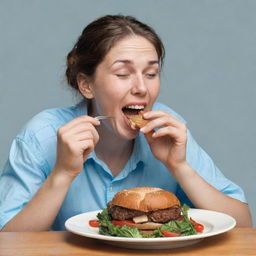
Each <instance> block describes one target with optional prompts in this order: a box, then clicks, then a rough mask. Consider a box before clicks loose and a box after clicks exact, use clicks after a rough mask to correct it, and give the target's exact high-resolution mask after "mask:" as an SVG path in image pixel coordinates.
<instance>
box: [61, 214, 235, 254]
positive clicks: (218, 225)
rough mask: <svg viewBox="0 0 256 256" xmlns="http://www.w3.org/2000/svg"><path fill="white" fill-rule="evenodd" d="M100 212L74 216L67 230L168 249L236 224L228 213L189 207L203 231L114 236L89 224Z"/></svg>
mask: <svg viewBox="0 0 256 256" xmlns="http://www.w3.org/2000/svg"><path fill="white" fill-rule="evenodd" d="M98 212H100V211H93V212H87V213H82V214H79V215H76V216H73V217H71V218H69V219H68V220H67V221H66V222H65V226H66V228H67V230H69V231H71V232H72V233H75V234H78V235H81V236H86V237H90V238H95V239H99V240H101V241H103V242H104V243H108V244H112V245H116V246H119V247H125V248H133V249H167V248H177V247H184V246H188V245H192V244H195V243H197V242H199V241H201V240H202V239H203V238H205V237H210V236H215V235H218V234H221V233H224V232H227V231H229V230H230V229H232V228H234V227H235V225H236V221H235V219H234V218H232V217H231V216H229V215H227V214H224V213H220V212H215V211H208V210H201V209H189V212H188V214H189V216H190V217H192V218H193V219H194V220H195V221H197V222H199V223H201V224H203V225H204V231H203V233H200V234H196V235H191V236H180V237H159V238H126V237H114V236H104V235H100V234H99V233H98V231H99V230H98V228H93V227H91V226H89V223H88V222H89V220H92V219H96V215H97V213H98Z"/></svg>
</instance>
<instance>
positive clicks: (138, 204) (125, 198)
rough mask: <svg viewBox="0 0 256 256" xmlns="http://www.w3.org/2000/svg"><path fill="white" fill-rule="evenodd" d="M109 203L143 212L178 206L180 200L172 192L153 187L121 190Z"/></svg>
mask: <svg viewBox="0 0 256 256" xmlns="http://www.w3.org/2000/svg"><path fill="white" fill-rule="evenodd" d="M111 204H112V205H116V206H120V207H124V208H128V209H133V210H138V211H143V212H150V211H156V210H160V209H166V208H171V207H180V201H179V200H178V198H177V197H176V196H175V195H174V194H173V193H171V192H169V191H166V190H163V189H160V188H155V187H136V188H132V189H124V190H121V191H119V192H118V193H116V194H115V196H114V197H113V199H112V201H111Z"/></svg>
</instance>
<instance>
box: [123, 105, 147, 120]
mask: <svg viewBox="0 0 256 256" xmlns="http://www.w3.org/2000/svg"><path fill="white" fill-rule="evenodd" d="M144 109H145V105H127V106H125V107H123V108H122V111H123V113H124V115H125V116H127V117H129V116H131V115H138V114H139V112H140V111H142V110H144Z"/></svg>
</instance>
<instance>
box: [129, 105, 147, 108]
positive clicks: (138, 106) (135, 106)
mask: <svg viewBox="0 0 256 256" xmlns="http://www.w3.org/2000/svg"><path fill="white" fill-rule="evenodd" d="M126 108H130V109H144V106H142V105H131V106H126Z"/></svg>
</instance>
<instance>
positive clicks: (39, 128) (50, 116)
mask: <svg viewBox="0 0 256 256" xmlns="http://www.w3.org/2000/svg"><path fill="white" fill-rule="evenodd" d="M79 115H80V113H79V106H78V105H75V106H71V107H64V108H53V109H46V110H43V111H41V112H40V113H38V114H37V115H35V116H34V117H33V118H31V119H30V120H29V121H28V122H27V123H26V124H25V125H24V126H23V127H22V129H21V130H20V132H19V133H18V135H17V136H16V138H18V139H20V140H22V141H25V142H29V141H30V140H31V139H34V138H37V139H39V140H40V138H46V137H51V136H55V135H56V132H57V130H58V128H59V127H60V126H62V125H64V124H65V123H67V122H69V121H70V120H72V119H74V118H76V117H78V116H79Z"/></svg>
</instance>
